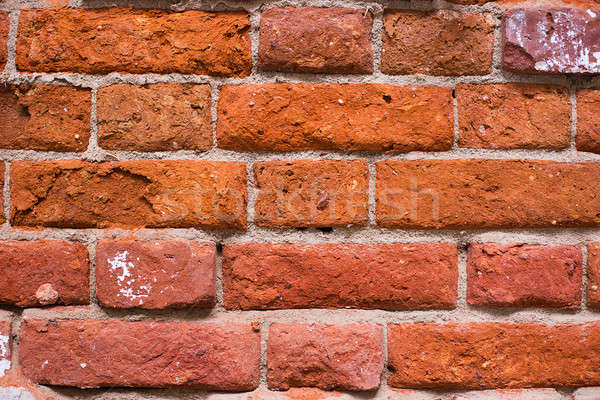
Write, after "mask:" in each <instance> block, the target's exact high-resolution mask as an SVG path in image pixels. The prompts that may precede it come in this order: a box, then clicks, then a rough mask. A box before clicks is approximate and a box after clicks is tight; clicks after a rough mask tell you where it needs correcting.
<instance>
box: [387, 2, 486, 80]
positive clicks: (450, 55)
mask: <svg viewBox="0 0 600 400" xmlns="http://www.w3.org/2000/svg"><path fill="white" fill-rule="evenodd" d="M382 40H383V52H382V55H381V70H382V71H383V72H384V73H386V74H392V75H412V74H425V75H486V74H489V73H490V72H492V51H493V48H494V22H493V19H492V16H491V15H490V14H480V13H463V12H460V11H450V10H440V11H396V10H394V11H387V12H385V13H384V15H383V31H382Z"/></svg>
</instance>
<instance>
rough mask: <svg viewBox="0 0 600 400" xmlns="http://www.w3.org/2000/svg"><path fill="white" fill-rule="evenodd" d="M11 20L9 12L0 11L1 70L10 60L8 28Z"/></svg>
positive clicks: (0, 70)
mask: <svg viewBox="0 0 600 400" xmlns="http://www.w3.org/2000/svg"><path fill="white" fill-rule="evenodd" d="M9 28H10V21H9V19H8V13H6V12H4V11H0V72H2V70H4V67H5V66H6V61H7V60H8V30H9Z"/></svg>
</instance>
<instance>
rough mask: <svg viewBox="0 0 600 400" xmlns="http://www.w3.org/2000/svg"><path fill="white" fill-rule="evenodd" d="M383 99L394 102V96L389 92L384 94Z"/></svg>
mask: <svg viewBox="0 0 600 400" xmlns="http://www.w3.org/2000/svg"><path fill="white" fill-rule="evenodd" d="M383 100H384V101H385V102H386V103H391V102H392V96H390V95H387V94H384V95H383Z"/></svg>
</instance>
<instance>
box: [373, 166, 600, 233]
mask: <svg viewBox="0 0 600 400" xmlns="http://www.w3.org/2000/svg"><path fill="white" fill-rule="evenodd" d="M598 174H600V164H599V163H594V162H577V163H575V162H574V163H566V162H554V161H529V160H479V159H467V160H418V161H382V162H378V163H377V182H376V186H377V189H376V201H377V222H378V224H379V225H380V226H384V227H393V228H448V229H465V228H516V227H521V228H526V227H528V228H541V227H553V226H565V227H574V226H598V225H600V214H599V213H598V210H599V209H600V189H598V186H597V185H596V184H595V177H596V176H598Z"/></svg>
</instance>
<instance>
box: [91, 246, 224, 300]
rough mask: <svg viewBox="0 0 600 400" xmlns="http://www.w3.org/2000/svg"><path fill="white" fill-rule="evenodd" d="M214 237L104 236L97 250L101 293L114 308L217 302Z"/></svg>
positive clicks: (98, 287)
mask: <svg viewBox="0 0 600 400" xmlns="http://www.w3.org/2000/svg"><path fill="white" fill-rule="evenodd" d="M216 257H217V254H216V246H215V244H214V243H200V242H189V241H185V240H165V241H156V240H155V241H152V242H140V241H136V240H120V241H112V240H103V241H101V242H100V243H98V247H97V250H96V295H97V297H98V301H99V302H100V304H101V305H103V306H105V307H113V308H145V309H162V308H169V307H172V308H183V307H211V306H213V305H214V304H215V265H216Z"/></svg>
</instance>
